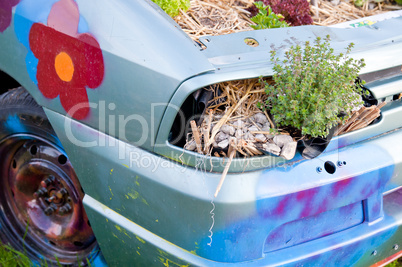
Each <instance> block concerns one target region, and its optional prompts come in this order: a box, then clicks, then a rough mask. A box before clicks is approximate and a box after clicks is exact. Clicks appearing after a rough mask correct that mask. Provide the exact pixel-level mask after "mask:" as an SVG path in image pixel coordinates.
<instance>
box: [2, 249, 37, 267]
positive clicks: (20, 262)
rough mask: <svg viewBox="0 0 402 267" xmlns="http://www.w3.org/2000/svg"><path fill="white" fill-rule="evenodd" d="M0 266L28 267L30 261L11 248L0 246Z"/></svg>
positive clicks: (30, 263) (30, 264)
mask: <svg viewBox="0 0 402 267" xmlns="http://www.w3.org/2000/svg"><path fill="white" fill-rule="evenodd" d="M0 266H4V267H30V266H32V262H31V260H30V259H29V258H28V257H27V256H26V255H25V254H24V253H21V252H19V251H16V250H14V249H13V248H12V247H10V246H7V245H3V244H0Z"/></svg>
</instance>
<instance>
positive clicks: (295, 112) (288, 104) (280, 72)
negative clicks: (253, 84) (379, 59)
mask: <svg viewBox="0 0 402 267" xmlns="http://www.w3.org/2000/svg"><path fill="white" fill-rule="evenodd" d="M352 48H353V43H351V44H349V45H348V47H347V48H346V52H345V54H342V53H341V54H338V55H335V54H334V49H333V48H331V47H330V36H329V35H328V36H327V37H326V38H325V39H324V40H322V39H321V38H320V37H317V39H316V40H315V41H314V45H311V44H310V43H309V42H306V43H305V46H304V48H302V47H301V46H300V45H297V46H292V47H291V48H290V49H289V50H288V51H286V52H285V56H284V59H283V61H280V60H279V58H278V57H277V54H276V51H274V50H273V51H271V62H272V63H273V69H274V72H275V73H274V75H273V80H274V82H275V83H274V84H273V85H269V84H267V83H266V84H265V88H266V93H267V94H268V99H267V101H266V103H265V108H267V109H269V111H270V113H271V114H272V115H273V117H274V120H275V122H276V123H277V124H278V125H280V126H290V127H293V128H296V129H299V130H301V134H302V135H308V136H311V137H319V136H321V137H326V136H327V135H328V134H329V129H330V128H331V127H333V126H335V125H337V124H338V123H340V122H342V121H344V120H346V119H347V118H348V117H349V116H350V114H351V111H352V109H353V108H356V107H358V106H359V105H361V104H362V100H361V89H360V87H358V86H356V84H355V81H356V78H357V76H358V73H359V72H360V70H361V69H362V68H363V67H364V66H365V63H364V59H360V60H354V59H352V58H350V57H349V56H348V55H349V54H350V51H351V49H352ZM341 113H345V114H346V115H345V116H342V117H341V116H339V115H340V114H341Z"/></svg>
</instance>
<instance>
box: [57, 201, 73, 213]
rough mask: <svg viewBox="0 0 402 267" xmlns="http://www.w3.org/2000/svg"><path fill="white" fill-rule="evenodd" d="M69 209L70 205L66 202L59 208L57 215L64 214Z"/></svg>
mask: <svg viewBox="0 0 402 267" xmlns="http://www.w3.org/2000/svg"><path fill="white" fill-rule="evenodd" d="M70 211H71V206H70V204H68V203H67V204H65V205H64V206H62V207H61V208H60V209H59V215H65V214H67V213H69V212H70Z"/></svg>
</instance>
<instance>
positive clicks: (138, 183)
mask: <svg viewBox="0 0 402 267" xmlns="http://www.w3.org/2000/svg"><path fill="white" fill-rule="evenodd" d="M138 179H140V177H139V176H138V175H137V176H135V184H136V185H137V186H140V182H139V181H138Z"/></svg>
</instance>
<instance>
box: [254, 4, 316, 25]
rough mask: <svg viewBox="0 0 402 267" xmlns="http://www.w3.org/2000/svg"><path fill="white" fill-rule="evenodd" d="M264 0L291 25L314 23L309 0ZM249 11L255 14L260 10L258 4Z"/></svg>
mask: <svg viewBox="0 0 402 267" xmlns="http://www.w3.org/2000/svg"><path fill="white" fill-rule="evenodd" d="M259 1H260V0H259ZM262 2H263V3H264V4H265V5H267V6H270V7H271V8H272V10H273V11H274V13H275V14H282V15H283V16H284V17H285V20H286V21H287V22H288V23H289V24H290V25H291V26H300V25H309V24H312V23H313V19H312V18H311V16H310V4H309V3H308V2H307V0H262ZM254 5H255V4H254ZM249 11H250V12H251V15H252V16H255V15H256V14H258V11H259V10H258V8H257V7H256V6H253V7H251V8H250V9H249Z"/></svg>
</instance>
